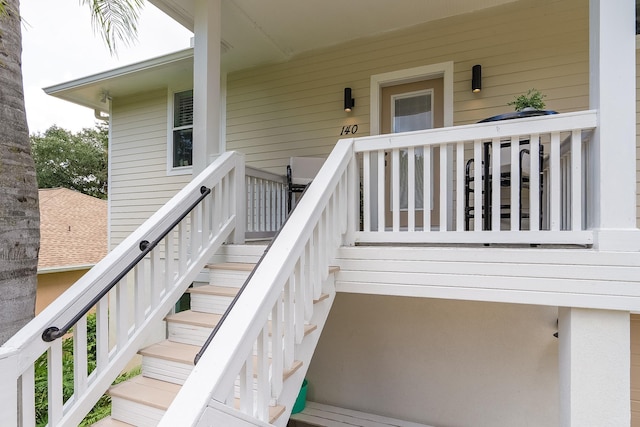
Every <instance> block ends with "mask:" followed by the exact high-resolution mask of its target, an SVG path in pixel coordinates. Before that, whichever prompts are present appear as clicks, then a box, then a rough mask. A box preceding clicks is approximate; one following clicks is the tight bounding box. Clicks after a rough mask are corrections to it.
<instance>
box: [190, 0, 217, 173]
mask: <svg viewBox="0 0 640 427" xmlns="http://www.w3.org/2000/svg"><path fill="white" fill-rule="evenodd" d="M220 4H221V0H196V1H195V17H194V43H195V44H194V54H193V110H194V112H193V175H194V176H195V175H197V174H199V173H200V172H202V171H203V170H204V169H205V168H206V167H207V166H208V165H209V164H210V163H211V157H212V156H215V155H216V154H220V153H221V152H223V151H224V147H222V146H221V145H222V143H221V138H220V41H221V32H220V26H221V9H220Z"/></svg>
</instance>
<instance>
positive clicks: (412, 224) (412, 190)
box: [407, 147, 416, 231]
mask: <svg viewBox="0 0 640 427" xmlns="http://www.w3.org/2000/svg"><path fill="white" fill-rule="evenodd" d="M407 160H408V163H407V229H408V231H416V155H415V149H414V148H413V147H409V148H408V149H407Z"/></svg>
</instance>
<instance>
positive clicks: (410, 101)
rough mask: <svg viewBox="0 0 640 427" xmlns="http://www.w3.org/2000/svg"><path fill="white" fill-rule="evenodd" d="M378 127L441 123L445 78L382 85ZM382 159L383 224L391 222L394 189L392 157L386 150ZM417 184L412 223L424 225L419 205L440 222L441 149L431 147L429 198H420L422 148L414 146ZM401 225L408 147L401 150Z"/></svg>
mask: <svg viewBox="0 0 640 427" xmlns="http://www.w3.org/2000/svg"><path fill="white" fill-rule="evenodd" d="M381 106H382V108H381V111H380V114H381V117H380V124H381V131H382V133H399V132H411V131H416V130H425V129H432V128H438V127H443V126H444V82H443V79H442V78H437V79H429V80H421V81H417V82H412V83H404V84H399V85H394V86H387V87H384V88H382V102H381ZM385 156H386V157H387V159H386V161H385V177H386V188H387V191H386V194H385V212H386V215H385V224H391V223H392V211H391V200H392V196H393V191H394V189H393V188H391V173H392V170H391V167H392V166H391V163H392V162H391V158H390V157H389V156H390V155H389V154H388V153H387V154H385ZM415 156H416V159H415V164H416V183H415V184H416V185H415V193H416V194H415V203H416V212H415V214H416V215H415V224H416V227H418V228H421V227H424V224H423V223H422V218H423V216H422V209H424V207H425V206H426V207H427V209H431V210H432V212H431V224H430V225H429V226H437V225H438V224H439V218H438V217H439V215H438V214H439V191H438V189H439V175H440V174H439V169H440V168H439V165H440V153H439V150H438V149H434V150H433V151H432V153H431V167H430V168H429V170H431V171H432V177H431V182H432V183H433V188H432V191H431V197H432V200H426V201H425V200H422V199H423V188H422V182H424V180H423V176H422V171H423V155H422V149H418V148H417V149H416V150H415ZM399 173H400V188H399V189H398V191H400V226H401V227H406V226H407V223H408V220H407V188H408V184H407V151H406V150H402V151H401V153H400V170H399Z"/></svg>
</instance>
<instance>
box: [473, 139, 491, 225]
mask: <svg viewBox="0 0 640 427" xmlns="http://www.w3.org/2000/svg"><path fill="white" fill-rule="evenodd" d="M486 161H488V160H487V159H485V162H486ZM482 179H483V178H482V140H479V139H477V140H475V141H474V142H473V230H474V231H482V215H483V214H484V208H483V206H482V191H483V188H484V185H483V180H482ZM486 179H489V177H486ZM488 208H489V207H488V206H487V209H488Z"/></svg>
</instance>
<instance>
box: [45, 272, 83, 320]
mask: <svg viewBox="0 0 640 427" xmlns="http://www.w3.org/2000/svg"><path fill="white" fill-rule="evenodd" d="M87 271H89V269H83V270H73V271H62V272H59V273H46V274H38V287H37V290H36V314H38V313H40V312H41V311H42V310H44V309H45V307H46V306H48V305H49V304H51V303H52V302H53V300H55V299H56V298H58V297H59V296H60V295H62V293H63V292H64V291H66V290H67V289H68V288H69V287H70V286H71V285H73V284H74V283H75V282H77V281H78V279H80V278H81V277H82V276H84V274H85V273H86V272H87Z"/></svg>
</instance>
